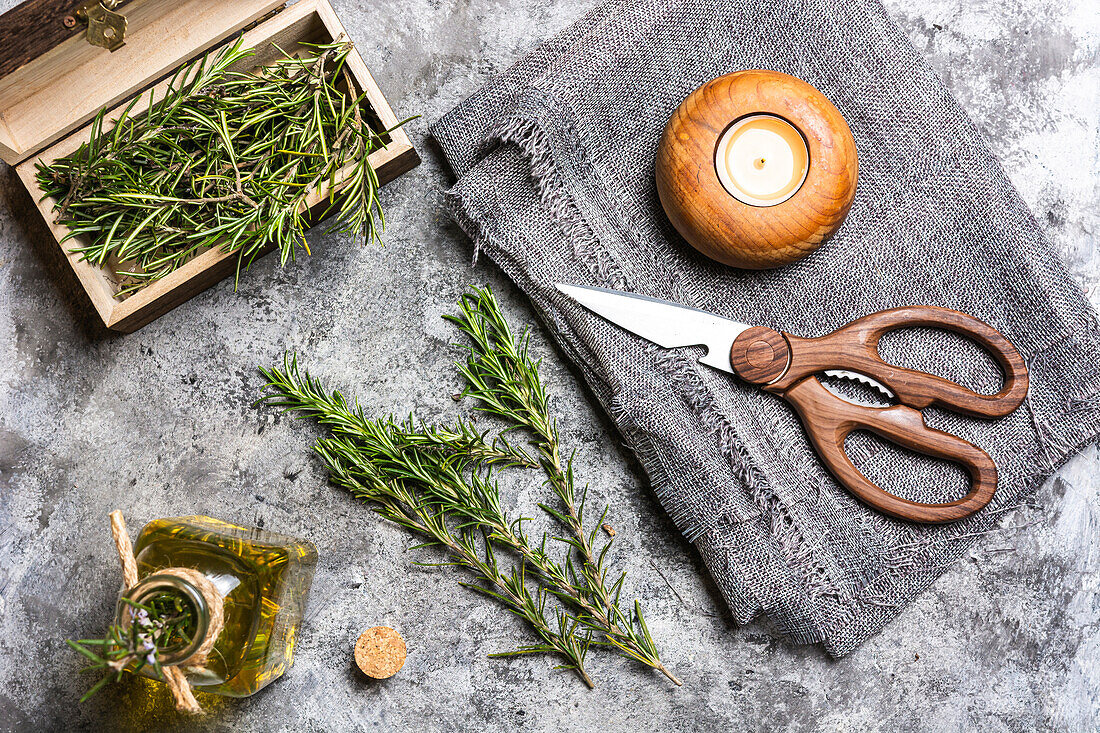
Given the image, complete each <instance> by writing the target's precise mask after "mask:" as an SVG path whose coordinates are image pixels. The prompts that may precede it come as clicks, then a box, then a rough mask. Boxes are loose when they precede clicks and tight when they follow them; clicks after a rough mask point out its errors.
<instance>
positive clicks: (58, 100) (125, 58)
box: [0, 0, 283, 166]
mask: <svg viewBox="0 0 1100 733" xmlns="http://www.w3.org/2000/svg"><path fill="white" fill-rule="evenodd" d="M282 3H283V0H224V1H222V2H206V0H140V1H138V2H132V3H130V4H129V5H127V6H126V19H127V31H126V39H127V42H126V45H125V46H123V47H122V48H120V49H119V50H117V51H115V52H113V53H112V52H110V51H108V50H107V49H105V48H99V47H97V46H92V45H91V44H89V43H88V42H87V41H86V40H84V39H83V38H78V37H75V36H74V37H73V38H70V39H69V40H66V41H64V42H62V43H61V44H59V45H58V46H56V47H54V48H53V49H52V50H50V51H47V52H46V53H44V54H43V55H41V56H39V57H37V58H35V59H33V60H32V61H30V62H28V63H27V64H25V65H24V66H22V67H20V68H19V69H18V70H17V71H15V72H14V73H11V74H8V75H7V76H6V77H3V78H0V154H2V155H3V159H4V162H6V163H8V164H9V165H13V166H14V165H17V164H18V163H21V162H22V161H23V160H26V159H27V158H29V157H31V156H32V155H35V154H37V153H38V152H40V151H42V150H43V149H45V148H46V147H48V146H50V145H52V144H53V143H55V142H57V141H58V140H60V139H61V138H63V137H64V136H66V135H68V134H69V133H71V132H73V131H75V130H78V129H79V128H80V127H82V126H84V125H85V124H86V123H87V122H88V121H90V120H91V119H92V117H94V116H95V115H96V113H98V112H99V111H100V110H101V109H103V108H104V107H113V106H115V105H117V104H119V103H120V102H122V101H124V100H127V99H129V98H131V97H132V96H133V95H134V94H135V93H137V92H140V91H142V90H144V89H147V88H148V87H150V86H152V85H153V84H155V83H156V82H157V81H158V80H159V79H161V78H163V77H164V76H165V75H167V74H169V73H171V72H172V71H174V70H175V69H176V68H177V67H178V66H179V65H180V64H183V63H185V62H186V61H188V60H190V59H192V58H195V57H196V56H199V55H201V54H202V53H203V52H204V51H206V50H208V49H210V48H211V47H213V46H216V45H218V44H219V43H221V42H222V41H224V40H225V39H227V38H229V37H230V36H234V35H236V34H238V33H239V32H240V31H241V30H242V29H243V28H245V27H246V26H248V25H250V24H251V23H253V22H255V21H257V20H259V19H260V18H262V17H264V16H265V15H266V14H267V13H269V12H271V11H272V10H273V9H275V8H277V7H279V6H280V5H282Z"/></svg>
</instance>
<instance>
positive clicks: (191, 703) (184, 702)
mask: <svg viewBox="0 0 1100 733" xmlns="http://www.w3.org/2000/svg"><path fill="white" fill-rule="evenodd" d="M111 535H112V536H113V537H114V539H115V549H116V550H118V559H119V561H120V562H121V563H122V583H123V586H124V587H125V590H130V589H131V588H133V587H134V586H135V585H137V583H138V569H137V560H136V559H135V558H134V546H133V545H132V544H131V543H130V534H129V533H128V532H127V531H126V520H125V519H123V518H122V512H121V511H120V510H118V509H116V510H115V511H113V512H111ZM157 574H158V575H174V576H176V577H177V578H181V579H183V580H185V581H187V582H188V583H190V584H191V585H193V586H195V588H196V589H197V590H198V591H199V593H201V594H202V597H203V599H204V600H205V601H206V605H207V608H208V609H209V612H210V623H209V625H208V626H207V629H206V636H205V637H203V641H202V644H201V645H199V648H198V649H196V650H195V652H194V653H193V654H191V655H190V656H189V657H187V658H186V659H183V660H181V661H180V662H179V663H177V664H175V665H172V666H170V667H168V666H166V667H163V668H162V669H163V670H164V682H165V684H167V685H168V689H169V690H170V691H171V692H172V698H173V699H174V700H175V703H176V710H180V711H183V712H187V713H201V712H202V707H201V706H200V705H199V701H198V700H196V699H195V695H194V693H193V692H192V691H191V684H190V683H189V682H188V681H187V677H186V676H184V674H183V670H182V669H181V668H182V667H184V666H191V667H201V666H202V665H203V664H205V663H206V660H207V657H209V656H210V651H211V650H212V649H213V648H214V642H215V641H216V640H217V638H218V635H219V634H220V633H221V631H222V628H224V626H225V618H224V599H223V598H222V594H221V593H219V592H218V589H217V588H216V587H215V586H214V584H213V583H211V582H210V580H209V579H208V578H207V577H206V576H205V575H203V574H202V573H200V572H198V571H197V570H192V569H191V568H165V569H163V570H158V571H157Z"/></svg>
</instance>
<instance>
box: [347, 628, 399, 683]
mask: <svg viewBox="0 0 1100 733" xmlns="http://www.w3.org/2000/svg"><path fill="white" fill-rule="evenodd" d="M405 655H406V649H405V640H404V639H402V638H401V634H399V633H397V632H396V631H394V630H393V629H391V628H390V627H388V626H375V627H374V628H371V629H367V630H366V631H364V632H363V633H362V635H361V636H360V637H359V641H357V642H355V664H356V666H357V667H359V669H360V670H362V672H363V674H365V675H366V676H368V677H372V678H374V679H376V680H384V679H386V678H387V677H393V676H394V675H395V674H397V673H398V672H399V671H400V670H401V668H402V667H403V666H405Z"/></svg>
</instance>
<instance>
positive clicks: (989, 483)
mask: <svg viewBox="0 0 1100 733" xmlns="http://www.w3.org/2000/svg"><path fill="white" fill-rule="evenodd" d="M914 327H928V328H939V329H944V330H948V331H953V332H955V333H958V334H960V335H962V336H965V337H967V338H970V339H972V340H974V341H975V342H977V343H978V344H980V345H981V346H982V347H984V348H985V349H986V350H987V351H988V352H989V353H990V354H991V355H992V356H993V357H994V358H995V359H996V361H997V363H998V364H999V365H1000V367H1001V370H1002V372H1003V375H1004V386H1003V387H1002V389H1001V391H1000V392H998V393H997V394H995V395H982V394H978V393H977V392H974V391H972V390H970V389H967V388H966V387H963V386H962V385H960V384H956V383H955V382H952V381H949V380H947V379H943V378H942V377H938V376H936V375H934V374H928V373H926V372H921V371H917V370H913V369H906V368H904V367H898V366H894V365H892V364H888V363H887V362H885V361H883V359H882V357H881V356H879V353H878V343H879V339H881V338H882V336H883V335H884V334H886V333H887V332H889V331H893V330H897V329H900V328H914ZM730 363H731V364H732V366H733V368H734V371H736V372H737V374H738V376H740V377H741V378H742V379H744V380H746V381H748V382H750V383H752V384H756V385H759V386H761V387H762V388H763V389H765V390H767V391H769V392H773V393H775V394H778V395H781V396H783V397H784V398H786V399H787V401H788V402H790V403H791V405H792V406H793V407H794V408H795V410H796V411H797V412H798V414H799V416H800V417H801V419H802V422H803V425H804V426H805V428H806V432H807V434H808V435H809V437H810V440H811V442H812V443H813V445H814V447H815V449H816V450H817V452H818V454H819V455H820V456H821V459H822V461H823V462H824V463H825V465H826V466H828V468H829V470H830V471H832V473H833V475H834V476H836V478H837V480H838V481H840V483H841V484H842V485H844V486H845V487H846V488H847V489H848V490H849V491H851V492H852V493H853V494H855V495H856V496H858V497H859V498H860V499H862V500H863V501H865V502H867V503H868V504H870V505H871V506H873V507H874V508H876V509H878V510H880V511H882V512H885V513H886V514H890V515H892V516H895V517H899V518H901V519H908V520H911V521H916V522H953V521H956V520H959V519H962V518H964V517H967V516H970V515H971V514H973V513H974V512H976V511H978V510H980V509H981V508H982V507H984V506H985V505H986V504H988V503H989V501H990V500H991V499H992V498H993V494H994V492H995V491H996V487H997V467H996V465H995V464H994V462H993V459H992V458H990V457H989V454H988V453H986V452H985V451H983V450H982V449H981V448H978V447H977V446H975V445H973V444H972V443H970V442H968V441H966V440H963V439H962V438H959V437H958V436H955V435H951V434H950V433H945V432H942V431H939V430H934V429H932V428H930V427H928V426H927V425H926V424H925V422H924V416H923V415H922V414H921V413H920V412H919V410H921V409H923V408H925V407H929V406H931V405H936V406H938V407H942V408H945V409H949V410H952V411H954V412H958V413H961V414H965V415H971V416H974V417H986V418H993V417H1003V416H1005V415H1008V414H1009V413H1011V412H1012V411H1013V410H1015V409H1016V408H1017V407H1019V406H1020V404H1021V403H1022V402H1023V400H1024V397H1025V396H1026V395H1027V388H1028V374H1027V367H1026V365H1025V364H1024V360H1023V357H1021V356H1020V353H1019V352H1018V351H1017V350H1016V348H1015V347H1014V346H1013V345H1012V344H1011V342H1009V340H1008V339H1006V338H1005V337H1004V336H1003V335H1002V334H1001V333H1000V332H998V331H997V330H996V329H994V328H993V327H991V326H989V325H988V324H986V323H984V322H983V321H980V320H978V319H977V318H974V317H973V316H969V315H966V314H965V313H960V312H958V311H953V310H948V309H946V308H936V307H934V306H908V307H905V308H894V309H892V310H887V311H882V312H879V313H872V314H871V315H868V316H864V317H863V318H860V319H858V320H855V321H853V322H851V323H849V324H848V325H847V326H844V327H842V328H839V329H837V330H836V331H834V332H833V333H831V334H828V335H826V336H821V337H819V338H801V337H798V336H793V335H791V334H786V333H781V332H779V331H776V330H774V329H770V328H765V327H760V326H757V327H755V328H750V329H748V330H746V331H745V332H743V333H742V334H741V335H740V336H738V337H737V339H736V340H735V341H734V343H733V348H732V349H731V350H730ZM828 369H843V370H850V371H855V372H859V373H861V374H865V375H867V376H869V377H873V378H874V379H876V380H878V381H879V382H881V383H882V384H884V385H885V386H886V387H888V388H890V389H891V390H892V391H893V392H894V394H896V395H897V397H898V401H899V402H900V403H901V404H899V405H895V406H893V407H869V406H865V405H856V404H852V403H850V402H848V401H846V400H842V399H840V398H839V397H836V396H835V395H833V394H832V393H830V392H829V391H828V390H827V389H825V388H824V387H823V386H822V385H821V383H820V382H819V381H818V380H817V379H816V377H815V376H814V375H816V374H818V373H820V372H823V371H825V370H828ZM854 430H868V431H870V432H873V433H875V434H876V435H879V436H881V437H883V438H885V439H887V440H890V441H892V442H894V443H897V444H899V445H902V446H904V447H906V448H909V449H911V450H914V451H916V452H918V453H923V454H925V455H929V456H932V457H934V458H939V459H942V460H947V461H953V462H955V463H959V464H960V465H962V466H964V467H965V468H966V469H967V471H968V472H969V474H970V478H971V490H970V493H968V494H967V495H966V496H965V497H963V498H962V499H960V500H958V501H953V502H948V503H944V504H922V503H919V502H912V501H908V500H905V499H902V498H900V497H897V496H895V495H893V494H890V493H889V492H887V491H885V490H884V489H882V488H880V487H878V486H876V485H875V484H874V483H872V482H871V481H870V480H868V479H867V477H866V476H864V475H863V474H862V473H861V472H860V471H859V470H858V469H857V468H856V467H855V465H854V464H853V463H852V462H851V460H850V459H849V458H848V456H847V454H846V453H845V452H844V441H845V439H846V438H847V437H848V435H849V433H851V432H852V431H854Z"/></svg>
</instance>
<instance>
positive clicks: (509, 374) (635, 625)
mask: <svg viewBox="0 0 1100 733" xmlns="http://www.w3.org/2000/svg"><path fill="white" fill-rule="evenodd" d="M459 305H460V308H461V315H458V316H444V317H445V318H447V319H448V320H450V321H452V322H453V323H454V324H455V325H457V326H458V328H459V330H461V331H462V332H463V333H464V334H466V336H468V337H469V339H470V346H469V347H468V348H469V356H468V358H467V360H466V363H465V364H461V365H459V369H460V370H461V372H462V375H463V376H464V377H465V378H466V385H467V386H466V390H465V394H467V395H469V396H471V397H474V398H475V399H476V400H477V402H478V407H477V409H479V410H480V411H482V412H485V413H488V414H490V415H494V416H495V417H498V418H501V419H503V420H505V421H507V422H509V423H511V424H512V425H513V426H514V427H516V428H518V429H522V430H526V431H528V433H529V434H530V435H531V436H532V438H533V442H534V445H535V448H536V449H537V451H538V456H539V463H540V465H541V466H542V469H543V471H544V472H545V474H546V477H547V481H546V483H547V485H548V486H549V488H550V489H551V490H552V491H553V492H554V494H555V495H556V496H557V498H558V500H559V502H560V506H558V507H553V506H550V505H549V504H545V503H543V504H539V507H540V508H541V509H542V510H543V511H545V512H546V513H547V514H549V515H550V516H552V517H554V518H555V519H556V520H558V521H559V522H560V523H561V524H562V525H564V526H565V528H566V529H567V530H568V531H569V533H570V537H567V538H564V539H563V540H562V541H564V542H565V543H566V544H568V545H569V546H571V547H572V548H573V549H574V550H575V551H576V553H577V555H578V557H579V559H580V562H579V565H578V564H575V563H574V562H573V559H572V557H569V558H568V559H567V561H566V563H565V567H564V574H563V576H562V577H560V578H559V577H554V578H551V579H550V580H552V582H553V584H554V587H555V588H556V589H557V591H556V592H557V593H558V595H559V597H561V598H562V599H563V600H565V601H567V602H569V603H571V604H573V605H575V606H576V607H577V609H578V610H579V611H581V613H580V614H579V615H578V618H579V619H580V620H581V622H582V623H583V624H584V625H585V626H586V627H587V628H588V629H589V630H590V631H592V633H593V634H595V635H596V637H597V638H602V639H603V640H604V641H605V642H606V643H608V644H611V645H613V646H614V647H616V648H617V649H618V650H619V651H620V652H622V653H623V654H625V655H627V656H629V657H632V658H634V659H637V660H638V661H639V662H642V663H643V664H646V665H649V666H650V667H653V668H654V669H658V670H660V671H661V672H663V673H664V674H665V675H666V676H667V677H668V678H669V679H670V680H672V681H673V682H675V683H676V684H678V685H679V684H681V682H680V680H679V679H677V678H676V676H675V675H674V674H672V672H670V671H669V670H668V669H667V668H666V667H665V666H664V665H663V664H662V663H661V659H660V655H659V654H658V652H657V648H656V646H655V645H654V643H653V638H652V637H651V636H650V634H649V630H648V629H647V628H646V624H645V618H644V617H643V616H642V609H641V605H640V604H639V603H638V602H637V601H635V602H634V608H633V609H632V612H630V613H627V612H624V611H623V610H622V608H621V607H620V605H619V595H620V592H621V591H622V585H623V581H624V580H625V578H626V573H622V574H621V575H619V577H618V579H616V580H615V581H614V582H610V583H609V582H608V569H607V567H606V565H605V560H606V557H607V552H608V550H610V549H611V543H612V540H610V539H609V540H607V542H606V543H605V544H604V545H603V547H602V548H597V547H596V541H597V537H598V536H599V531H600V528H601V527H602V526H603V525H604V520H605V519H606V518H607V512H608V507H606V506H605V507H604V509H603V512H602V513H601V514H600V518H599V519H598V520H597V521H596V522H595V523H594V524H593V525H592V530H591V531H586V529H585V516H584V511H585V504H586V500H587V498H588V489H587V487H585V488H584V489H582V490H581V492H580V496H578V495H577V490H576V486H575V483H574V474H573V460H572V458H570V459H569V461H567V462H563V461H562V457H561V436H560V434H559V433H558V425H557V420H555V419H554V418H553V417H552V416H551V414H550V398H549V396H548V395H547V393H546V388H545V386H544V385H543V382H542V377H541V376H540V374H539V362H537V361H535V360H534V359H532V358H531V356H530V354H529V353H528V344H529V341H530V332H529V331H527V332H524V333H523V334H522V335H520V336H518V337H517V336H516V335H515V334H513V333H512V329H511V328H510V327H509V326H508V322H507V321H506V320H505V319H504V316H503V314H502V313H501V311H500V306H499V305H498V304H497V302H496V299H495V298H494V297H493V294H492V292H491V291H489V290H488V289H478V288H475V289H473V290H472V292H470V293H466V294H464V295H463V296H462V299H461V301H460V303H459Z"/></svg>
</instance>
